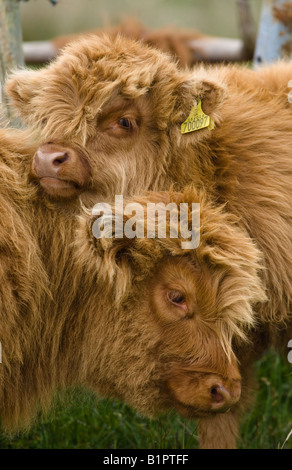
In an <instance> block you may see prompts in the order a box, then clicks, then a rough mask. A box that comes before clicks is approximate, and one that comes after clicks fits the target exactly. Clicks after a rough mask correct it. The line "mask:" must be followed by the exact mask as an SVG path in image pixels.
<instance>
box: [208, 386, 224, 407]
mask: <svg viewBox="0 0 292 470" xmlns="http://www.w3.org/2000/svg"><path fill="white" fill-rule="evenodd" d="M223 390H224V389H223V387H222V386H220V385H214V386H213V387H212V388H211V398H212V401H213V402H214V403H222V402H223V401H224V392H223Z"/></svg>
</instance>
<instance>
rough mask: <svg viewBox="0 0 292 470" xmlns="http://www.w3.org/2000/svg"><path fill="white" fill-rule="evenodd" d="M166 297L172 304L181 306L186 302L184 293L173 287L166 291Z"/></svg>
mask: <svg viewBox="0 0 292 470" xmlns="http://www.w3.org/2000/svg"><path fill="white" fill-rule="evenodd" d="M167 299H168V300H169V301H170V302H171V303H172V304H174V305H178V306H183V305H185V304H186V299H185V296H184V294H182V292H180V291H178V290H175V289H169V290H168V291H167Z"/></svg>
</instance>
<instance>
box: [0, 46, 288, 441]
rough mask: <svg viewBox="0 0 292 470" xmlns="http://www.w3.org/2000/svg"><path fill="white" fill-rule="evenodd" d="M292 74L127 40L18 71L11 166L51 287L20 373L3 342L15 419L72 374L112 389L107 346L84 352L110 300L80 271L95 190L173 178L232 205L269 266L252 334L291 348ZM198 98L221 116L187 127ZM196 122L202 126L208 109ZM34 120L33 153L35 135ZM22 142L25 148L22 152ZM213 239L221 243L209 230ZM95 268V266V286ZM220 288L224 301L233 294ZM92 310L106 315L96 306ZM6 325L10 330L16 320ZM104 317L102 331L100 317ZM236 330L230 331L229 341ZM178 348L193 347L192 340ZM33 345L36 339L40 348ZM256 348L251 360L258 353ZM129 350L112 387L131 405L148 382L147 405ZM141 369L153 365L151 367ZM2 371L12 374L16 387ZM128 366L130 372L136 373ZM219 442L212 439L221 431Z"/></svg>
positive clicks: (262, 343)
mask: <svg viewBox="0 0 292 470" xmlns="http://www.w3.org/2000/svg"><path fill="white" fill-rule="evenodd" d="M290 71H291V72H290ZM290 73H292V67H291V66H290V65H289V64H278V65H276V66H273V67H271V68H268V69H263V70H261V71H259V72H253V71H251V70H248V69H245V68H239V67H229V66H227V67H226V66H225V67H224V66H222V67H214V68H204V67H200V68H198V69H196V70H194V71H190V70H184V71H182V70H180V69H179V68H178V67H177V65H176V64H175V63H174V62H172V60H171V59H170V58H169V57H168V56H167V55H164V54H163V53H161V52H159V51H157V50H154V49H151V48H148V47H147V46H145V45H143V44H140V43H136V42H134V41H130V40H126V39H122V38H119V37H117V38H116V39H115V40H110V39H107V38H96V37H88V38H87V39H83V40H81V41H79V42H77V43H75V44H71V45H70V46H68V47H67V48H66V49H65V50H64V52H63V53H62V54H61V55H60V56H59V57H58V58H57V59H56V61H55V62H53V63H51V64H50V65H49V66H48V67H46V68H44V69H42V70H39V71H25V70H21V71H19V72H16V73H15V74H14V75H13V76H12V77H11V78H10V80H9V81H8V83H7V91H8V93H9V95H10V97H11V99H12V101H13V103H14V105H15V107H16V108H17V109H18V112H19V114H20V115H21V117H22V118H23V119H24V121H25V122H26V124H27V125H28V130H27V131H25V132H24V131H18V132H16V131H15V132H13V133H11V132H10V131H6V133H5V139H6V140H5V142H4V144H3V145H5V148H6V152H7V155H8V154H10V155H11V158H10V160H9V165H10V166H11V168H12V169H13V171H15V172H16V173H17V175H22V178H23V184H24V185H26V186H27V188H28V190H29V192H30V193H31V197H30V198H28V199H29V202H30V208H29V211H30V212H29V218H28V219H27V220H28V221H29V220H32V219H33V221H34V222H33V223H32V225H31V230H32V232H33V236H35V238H36V240H37V245H39V246H40V250H41V253H42V262H43V263H44V265H45V267H46V271H47V275H48V276H49V279H50V290H51V298H49V297H48V299H47V301H46V303H45V304H42V305H45V307H44V309H40V310H39V312H40V313H39V315H40V317H41V318H40V319H39V321H40V322H41V323H40V334H39V335H33V334H31V335H29V334H28V336H27V338H26V341H27V344H28V343H29V342H31V348H30V350H27V357H26V358H24V357H23V358H22V361H20V362H19V368H18V369H17V370H16V369H14V368H11V366H10V363H9V360H8V359H9V358H7V356H6V354H8V353H7V349H6V347H5V348H3V364H2V365H1V368H2V369H1V371H2V372H1V373H2V374H4V375H5V377H9V380H10V378H11V377H12V375H11V370H13V371H14V370H16V373H15V375H14V376H13V381H14V384H19V385H18V388H13V387H12V386H11V387H10V388H9V387H8V388H6V389H5V390H4V391H3V392H2V395H3V396H5V397H7V399H5V401H3V400H2V401H1V404H0V407H1V415H2V422H3V423H4V425H5V426H6V427H8V428H9V427H11V428H12V427H17V426H19V425H21V424H23V423H26V422H29V420H30V419H31V417H32V415H33V412H34V410H35V409H36V408H37V405H38V401H41V403H42V404H43V406H45V404H46V403H47V402H49V400H50V397H51V394H52V393H53V391H54V390H55V389H56V387H61V388H62V387H65V386H68V385H73V384H76V383H77V384H80V383H91V384H92V386H93V387H94V386H95V385H96V386H97V385H98V387H97V388H98V389H100V388H102V387H106V383H107V382H106V379H104V376H102V373H106V372H105V369H106V367H105V364H107V359H106V354H104V355H102V356H101V359H100V361H101V362H97V364H98V365H97V366H95V360H97V355H98V354H99V351H100V348H99V347H98V346H99V345H101V348H102V349H103V350H104V351H105V352H106V351H107V350H108V348H110V345H109V344H108V345H107V344H106V343H105V341H106V340H105V341H103V339H102V337H101V336H100V335H99V334H97V335H96V336H95V343H94V344H96V351H92V354H90V355H89V356H88V349H86V347H87V344H89V343H87V338H86V336H88V335H89V337H90V336H91V335H95V333H94V332H95V330H94V328H91V326H92V325H90V321H88V320H87V319H88V312H90V309H91V308H92V307H93V305H95V306H96V305H98V304H99V305H101V307H102V302H103V300H102V298H103V297H102V296H101V298H99V300H98V299H97V293H96V290H95V291H94V292H92V290H91V289H92V284H90V283H89V282H88V279H87V276H86V275H85V274H84V270H81V269H77V266H78V262H77V264H76V260H74V257H75V249H74V246H73V244H72V243H71V242H72V241H74V239H75V236H76V235H75V233H76V227H77V225H78V221H77V220H76V219H75V218H74V217H73V216H76V215H78V214H80V212H81V208H80V201H81V202H82V203H83V204H84V205H85V206H87V207H91V206H92V205H93V204H95V203H96V202H98V201H103V202H106V201H107V200H108V201H111V200H113V198H114V195H115V194H125V195H128V196H131V195H134V194H140V193H141V191H143V190H145V189H147V190H152V191H160V190H168V189H169V188H170V186H173V187H174V188H175V189H176V190H178V191H181V190H183V189H184V188H185V187H186V186H188V185H189V184H193V185H195V186H196V188H197V190H198V191H202V192H203V193H204V194H207V195H208V201H210V204H212V206H214V207H216V206H218V205H220V204H225V206H224V207H225V209H222V208H221V209H220V211H221V212H222V213H223V214H224V211H226V214H232V216H234V217H236V218H238V222H237V225H238V228H239V230H240V233H244V234H245V236H247V235H248V237H249V238H250V242H251V240H253V239H254V240H255V241H256V244H257V248H258V250H259V252H260V253H261V257H262V259H261V266H262V267H263V268H265V269H263V271H262V273H261V280H262V284H263V287H264V288H265V289H266V292H267V295H268V302H266V303H265V304H264V305H263V306H260V305H259V306H258V307H257V309H256V312H257V314H256V318H257V322H256V325H254V327H253V330H252V334H251V332H249V336H250V338H251V341H252V344H257V347H256V348H257V350H259V349H262V350H263V351H264V350H265V349H266V348H267V347H268V346H269V345H270V344H274V345H280V346H282V347H284V348H286V347H287V340H288V338H289V333H288V327H290V328H291V296H292V291H291V285H292V283H291V281H292V279H291V278H292V272H291V262H292V259H291V258H292V237H291V223H292V220H291V219H292V210H291V204H290V203H289V201H290V200H291V199H292V190H291V184H290V183H291V173H292V171H291V165H290V145H289V142H290V139H291V133H292V124H291V123H292V120H291V117H292V109H291V105H290V103H289V102H288V100H287V93H288V91H289V90H288V89H287V85H288V81H289V80H290V78H292V77H291V75H290ZM199 100H201V103H202V108H203V111H204V112H205V113H206V115H209V116H210V117H211V118H212V119H213V121H214V125H215V127H214V129H213V130H212V129H211V127H212V126H208V127H205V128H201V129H198V130H196V131H194V132H189V133H187V134H182V133H181V124H182V123H183V122H185V120H186V119H187V118H188V116H189V114H190V112H191V109H192V108H193V107H195V108H196V106H197V104H198V102H199ZM271 110H273V112H271ZM274 110H276V111H277V112H274ZM204 120H205V118H204V119H203V120H202V122H201V124H203V121H204ZM192 122H195V123H196V124H199V125H200V122H199V120H198V119H193V121H192ZM203 125H204V124H203ZM184 128H185V126H183V129H184ZM33 130H35V131H36V133H35V140H34V142H33V146H34V147H35V151H36V152H35V153H34V151H33V150H32V148H31V147H30V146H29V145H28V144H27V143H26V140H25V138H26V136H27V133H31V131H33ZM16 149H17V150H16ZM1 152H3V151H2V149H1ZM15 152H18V154H20V155H21V158H13V157H14V156H15ZM33 154H34V156H33ZM18 178H19V176H18ZM218 210H219V209H218ZM210 240H212V233H211V234H210ZM234 243H237V242H236V241H235V242H234ZM209 249H210V251H212V241H210V248H209ZM229 250H231V251H232V245H231V246H230V248H229ZM226 256H227V255H226ZM242 256H243V257H244V256H245V253H242ZM222 257H224V250H222ZM243 262H244V261H243ZM254 262H256V261H255V259H254ZM244 263H245V262H244ZM212 267H213V265H211V266H210V272H209V273H208V275H209V276H210V279H211V277H212V275H211V274H212ZM153 272H155V270H154V271H153ZM85 273H86V270H85ZM97 276H98V273H97V272H96V279H95V281H96V283H97ZM234 276H235V273H234ZM243 279H244V277H243ZM126 281H127V279H125V283H126ZM126 284H127V283H126ZM247 285H248V286H250V284H247ZM248 288H249V287H248ZM80 292H82V296H81V295H80ZM224 295H226V298H227V299H228V293H227V292H224ZM222 302H223V301H222ZM213 311H214V310H213ZM109 315H110V313H109ZM230 315H231V313H230ZM94 318H95V320H94V321H96V322H98V316H97V314H96V313H95V317H94ZM44 319H46V321H44ZM123 321H124V323H125V325H126V327H127V328H129V335H130V338H129V336H128V333H127V334H126V336H125V338H128V340H127V342H130V339H131V341H132V343H131V344H134V343H136V349H137V348H138V347H139V345H141V348H142V347H144V348H145V350H146V346H147V348H148V347H149V348H150V347H151V344H153V343H152V342H151V341H153V342H154V343H155V341H156V337H153V339H151V334H149V336H148V337H147V335H146V336H144V337H143V338H144V339H143V340H140V332H139V328H138V327H139V326H141V327H142V323H143V321H142V320H141V324H139V321H140V320H138V319H137V323H135V326H136V327H137V328H135V330H134V329H133V328H131V327H130V325H129V324H128V322H127V319H126V318H125V320H122V319H121V322H123ZM243 323H245V322H243ZM247 323H248V322H247ZM84 325H86V326H84ZM275 325H276V327H275ZM120 326H121V325H120V323H119V324H118V325H117V326H116V327H115V328H113V329H112V331H113V332H115V334H116V335H117V337H120V338H121V336H120V335H122V333H118V331H117V330H118V328H120ZM1 327H2V326H1ZM126 327H125V328H126ZM2 328H3V327H2ZM7 328H8V331H12V327H9V326H8V324H7ZM100 328H102V331H103V325H100ZM242 328H243V330H244V328H245V327H244V324H243V325H242ZM88 330H90V331H88ZM238 330H240V327H239V326H238ZM98 331H99V330H98ZM122 331H123V330H121V332H122ZM87 333H88V335H87ZM233 333H234V337H236V336H238V334H237V333H236V332H235V331H234V332H233ZM113 334H114V333H113ZM11 335H12V333H11ZM285 335H288V336H287V338H286V337H285ZM231 336H232V335H231ZM239 336H240V335H239ZM12 338H13V335H12V336H11V337H10V339H9V341H10V342H12V341H13V339H12ZM106 338H107V340H109V337H106ZM182 338H183V336H182ZM212 338H213V337H212ZM121 340H122V338H121ZM0 341H2V339H1V338H0ZM91 341H93V340H91ZM141 341H142V342H143V344H141ZM232 341H233V338H232V337H230V339H229V345H230V344H231V343H232ZM219 343H220V340H219ZM90 344H92V345H93V343H92V342H91V343H90ZM143 345H144V346H143ZM235 345H236V341H235ZM79 346H80V347H79ZM92 347H93V346H92ZM181 347H182V350H183V341H182V342H181ZM234 347H235V346H234ZM35 350H39V354H38V355H36V354H34V351H35ZM123 350H126V347H125V348H123ZM148 350H149V349H148ZM227 352H228V349H227V350H226V354H227ZM234 352H235V353H236V349H235V350H234ZM20 353H21V345H20V344H19V348H18V354H19V355H20ZM133 354H134V356H135V353H133ZM210 354H212V353H210ZM236 355H237V354H236ZM93 356H94V359H93ZM15 357H17V355H16V356H15ZM88 357H90V359H88V362H86V358H88ZM226 357H228V356H226ZM251 357H252V360H254V352H253V350H251ZM119 360H120V358H116V359H114V358H112V364H111V365H112V369H111V370H112V371H113V370H114V369H115V365H116V371H119V370H123V373H122V374H121V375H117V374H116V380H117V382H118V383H119V386H116V387H115V389H116V390H119V392H117V393H116V395H115V396H117V397H118V398H119V397H123V398H124V399H125V400H129V402H130V403H132V402H131V396H132V395H133V396H135V397H137V396H138V392H141V393H140V404H139V403H136V404H134V403H133V404H134V405H135V406H137V408H138V409H140V410H143V409H144V410H145V411H151V406H150V402H151V396H152V399H153V395H151V394H150V392H149V396H150V398H148V397H147V392H148V389H147V386H145V387H144V388H143V383H144V382H143V380H144V378H145V376H144V375H143V374H142V370H141V369H140V368H139V367H138V366H137V367H136V368H135V365H133V366H132V363H131V362H125V365H128V369H127V373H125V371H124V369H120V368H119V366H118V364H119ZM245 361H246V363H249V357H248V354H246V355H245V356H244V357H243V358H242V360H241V364H245ZM233 362H235V360H234V361H233ZM134 364H135V363H134ZM149 364H150V363H149ZM85 365H86V367H85ZM83 366H84V367H83ZM141 367H142V369H143V372H144V371H145V364H144V365H143V366H142V365H141ZM240 367H243V365H241V366H240ZM148 370H149V369H148ZM245 370H247V368H246V369H245ZM99 372H100V375H99ZM13 373H14V372H13ZM180 373H181V371H180V370H179V371H178V374H180ZM243 375H244V374H243ZM179 376H180V375H178V377H179ZM5 377H4V379H3V383H4V384H7V383H9V380H8V379H7V378H5ZM130 377H132V382H131V381H130V382H128V383H127V380H129V379H130ZM155 377H156V378H157V376H153V377H152V379H153V381H154V382H155V380H156V379H155ZM11 380H12V379H11ZM140 380H141V381H140ZM157 380H158V382H159V381H160V376H159V377H158V378H157ZM244 380H245V381H246V380H247V379H244ZM11 383H12V382H11ZM102 383H103V385H102ZM148 384H149V383H148ZM222 385H223V384H222ZM223 386H224V385H223ZM122 387H124V391H123V393H122V392H121V389H122ZM11 388H12V389H13V390H16V391H17V393H16V392H15V393H12V392H11ZM150 388H151V387H150ZM158 389H159V387H157V389H156V390H157V393H158ZM133 390H134V391H133ZM214 393H215V392H214ZM8 397H9V399H8ZM128 397H129V398H128ZM143 403H144V404H145V406H144V407H143ZM223 416H225V415H222V419H223ZM226 416H227V415H226ZM231 416H233V415H231ZM206 422H208V420H207V421H206ZM211 429H212V428H211ZM215 432H216V434H217V431H215ZM204 434H205V432H204V430H202V435H203V436H204ZM208 436H210V432H208ZM208 439H209V438H208ZM203 440H204V439H203ZM213 442H214V443H215V444H214V445H216V443H217V441H216V436H215V437H214V441H213ZM230 442H231V439H230V440H229V441H228V443H226V445H229V444H230ZM209 443H210V439H209V440H208V444H207V445H210V444H209ZM204 445H205V444H204ZM218 445H219V444H218ZM220 445H221V446H222V445H224V444H222V443H221V444H220ZM230 445H231V444H230ZM232 445H233V444H232Z"/></svg>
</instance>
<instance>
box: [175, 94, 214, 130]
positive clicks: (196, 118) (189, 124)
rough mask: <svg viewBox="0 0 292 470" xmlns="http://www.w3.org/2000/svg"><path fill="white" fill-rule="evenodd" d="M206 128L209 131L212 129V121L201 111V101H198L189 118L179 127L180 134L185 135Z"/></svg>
mask: <svg viewBox="0 0 292 470" xmlns="http://www.w3.org/2000/svg"><path fill="white" fill-rule="evenodd" d="M205 127H208V128H209V129H210V130H212V129H214V127H215V123H214V119H212V118H210V116H207V114H205V113H204V111H203V110H202V103H201V100H199V101H198V104H197V106H196V108H195V107H194V106H193V107H192V109H191V112H190V114H189V117H188V118H187V119H186V120H185V121H184V122H183V123H182V125H181V128H180V129H181V133H182V134H187V133H188V132H194V131H198V130H199V129H204V128H205Z"/></svg>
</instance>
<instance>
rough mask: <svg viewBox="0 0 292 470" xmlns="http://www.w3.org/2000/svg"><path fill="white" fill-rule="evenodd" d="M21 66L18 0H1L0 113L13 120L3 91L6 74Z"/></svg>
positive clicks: (2, 116) (22, 58)
mask: <svg viewBox="0 0 292 470" xmlns="http://www.w3.org/2000/svg"><path fill="white" fill-rule="evenodd" d="M21 66H24V57H23V51H22V32H21V23H20V14H19V4H18V0H0V85H1V89H2V93H1V95H0V98H1V100H0V101H1V103H0V113H1V118H2V119H3V118H4V119H6V120H7V119H8V120H9V121H11V120H12V116H11V113H10V111H9V108H8V106H7V99H6V97H5V95H4V92H3V85H4V82H5V78H6V74H7V73H8V72H9V71H10V70H12V69H14V68H16V67H21ZM0 124H1V123H0ZM13 124H15V122H14V123H13Z"/></svg>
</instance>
